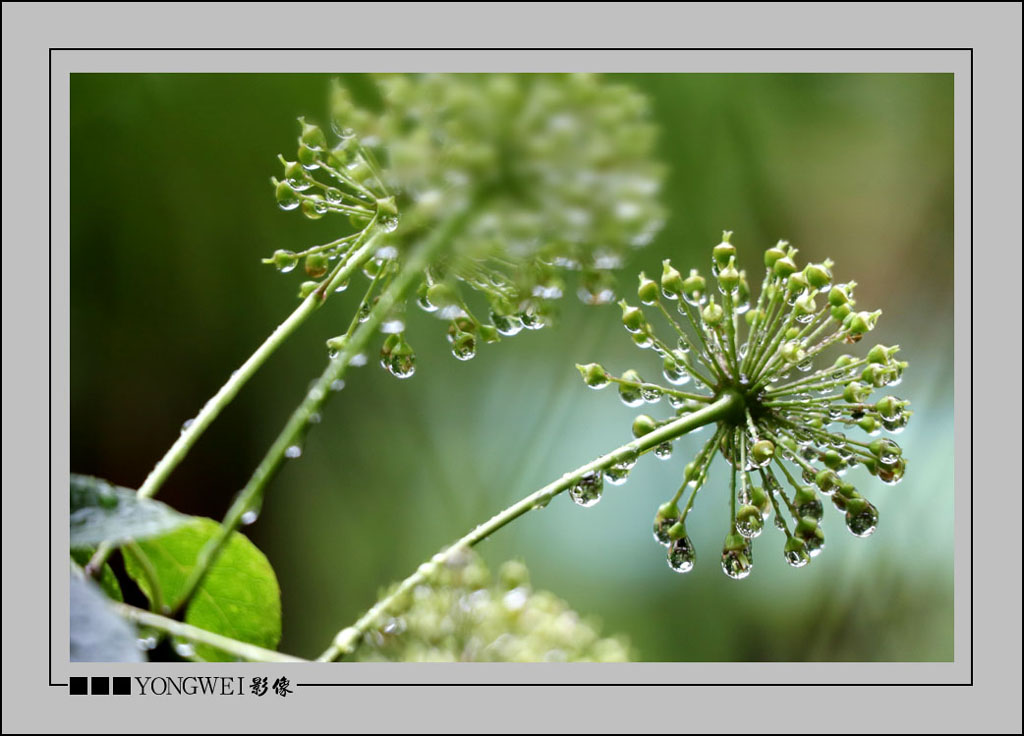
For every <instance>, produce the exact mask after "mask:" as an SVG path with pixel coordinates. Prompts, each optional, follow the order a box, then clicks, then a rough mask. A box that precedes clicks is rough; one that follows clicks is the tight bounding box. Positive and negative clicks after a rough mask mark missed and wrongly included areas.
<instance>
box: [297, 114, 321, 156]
mask: <svg viewBox="0 0 1024 736" xmlns="http://www.w3.org/2000/svg"><path fill="white" fill-rule="evenodd" d="M299 124H300V125H301V126H302V133H301V134H299V141H300V142H302V144H303V145H306V146H309V147H310V148H315V149H321V148H326V147H327V137H326V136H325V135H324V132H323V131H322V130H320V126H318V125H312V124H311V123H307V122H306V120H305V118H299Z"/></svg>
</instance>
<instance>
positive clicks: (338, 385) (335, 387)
mask: <svg viewBox="0 0 1024 736" xmlns="http://www.w3.org/2000/svg"><path fill="white" fill-rule="evenodd" d="M343 388H345V381H344V380H343V379H341V378H335V379H334V380H333V381H331V391H341V390H342V389H343Z"/></svg>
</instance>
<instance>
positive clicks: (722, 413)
mask: <svg viewBox="0 0 1024 736" xmlns="http://www.w3.org/2000/svg"><path fill="white" fill-rule="evenodd" d="M742 402H743V399H742V398H741V397H740V396H738V395H736V394H733V393H725V394H723V395H722V396H721V397H719V398H718V399H717V400H715V401H714V402H713V403H711V404H708V405H707V406H705V407H704V408H702V409H700V410H698V411H695V412H693V413H692V414H686V415H685V416H682V417H679V418H678V419H676V420H674V421H672V422H669V423H668V424H665V425H662V426H661V427H659V428H658V429H656V430H654V431H653V432H649V433H648V434H645V435H643V436H642V437H640V438H638V439H635V440H633V441H632V442H627V443H626V444H625V445H622V446H621V447H618V448H616V449H614V450H612V451H611V452H609V453H607V454H605V455H602V456H601V457H599V458H597V459H596V460H593V461H591V462H589V463H587V464H586V465H581V466H580V467H578V468H576V469H575V470H573V471H572V472H570V473H566V474H565V475H563V476H562V477H561V478H559V479H558V480H556V481H552V482H551V483H549V484H548V485H546V486H544V487H543V488H541V489H540V490H537V491H534V492H533V493H531V494H530V495H529V496H526V497H525V498H523V499H521V500H520V501H517V502H516V503H514V504H512V505H511V506H509V507H508V508H506V509H505V510H504V511H501V512H499V513H497V514H495V515H494V516H492V517H491V518H490V519H489V520H488V521H485V522H484V523H483V524H480V525H479V526H477V527H476V528H474V529H473V531H471V532H469V534H466V535H465V536H464V537H462V538H461V539H459V540H457V541H456V542H455V543H454V544H452V545H451V546H450V547H448V548H447V549H445V550H443V551H441V552H438V553H437V554H435V555H434V556H433V557H431V558H430V560H429V561H428V562H424V563H423V564H422V565H420V566H419V567H418V568H417V569H416V572H414V573H413V574H412V575H410V576H409V577H407V578H406V579H405V580H403V581H402V582H401V583H400V584H399V585H398V587H397V588H395V590H394V592H392V593H391V594H389V595H387V596H385V597H384V598H382V599H381V600H380V601H378V602H377V604H376V605H375V606H374V607H373V608H371V609H370V610H369V611H367V612H366V613H365V614H363V616H362V617H361V618H360V619H359V620H358V621H356V622H355V623H354V624H353V625H352V626H349V627H347V628H345V629H342V630H341V631H340V632H338V634H337V635H336V636H335V637H334V641H333V642H332V643H331V646H329V647H328V648H327V650H326V651H324V653H323V654H321V655H320V656H319V657H318V658H317V661H319V662H331V661H334V660H335V659H337V658H338V657H340V656H342V655H345V654H350V653H351V652H352V651H354V649H355V647H356V644H357V643H358V642H359V639H360V638H361V637H362V636H363V635H364V634H365V633H366V632H367V631H368V630H369V629H370V627H372V626H373V625H374V624H375V623H376V622H377V620H378V619H379V618H380V617H381V616H382V615H383V614H384V613H386V612H387V611H388V609H389V608H390V607H391V606H392V605H393V604H394V603H395V602H396V601H397V600H398V599H399V598H401V597H402V596H403V595H405V594H406V593H407V592H408V591H410V590H412V589H413V588H415V587H416V586H417V585H419V584H420V583H423V582H425V581H426V580H428V579H429V578H430V576H431V575H432V574H433V573H434V572H435V571H436V570H437V568H438V567H440V566H441V565H444V564H446V563H447V562H448V561H449V560H451V559H452V558H453V557H455V556H456V555H458V554H459V553H460V552H461V551H462V550H464V549H467V548H469V547H472V546H474V545H475V544H477V543H478V542H480V541H482V540H484V539H486V538H487V537H489V536H491V535H492V534H494V533H495V532H496V531H498V530H499V529H501V528H502V527H503V526H505V525H506V524H508V523H510V522H511V521H514V520H515V519H518V518H519V517H520V516H522V515H523V514H525V513H526V512H528V511H530V510H532V509H536V508H544V507H545V506H546V505H547V504H548V503H549V502H550V501H551V499H552V498H554V497H555V496H557V495H558V494H559V493H561V492H562V491H565V490H566V489H568V488H571V487H572V486H574V485H576V484H577V483H578V482H579V481H580V480H581V479H582V478H583V477H584V476H585V475H587V474H588V473H594V472H597V471H603V470H607V469H608V468H610V467H611V466H612V465H615V464H616V463H618V462H622V461H623V460H625V459H627V458H632V457H635V456H637V455H640V454H643V453H645V452H647V451H649V450H652V449H654V448H655V447H657V446H658V445H660V444H661V443H662V442H667V441H669V440H674V439H676V438H677V437H681V436H682V435H684V434H686V433H687V432H690V431H692V430H694V429H697V428H698V427H703V426H705V425H707V424H711V423H712V422H717V421H719V420H722V419H724V418H726V417H728V416H729V415H730V414H732V413H733V412H735V411H736V410H737V408H740V407H741V406H742Z"/></svg>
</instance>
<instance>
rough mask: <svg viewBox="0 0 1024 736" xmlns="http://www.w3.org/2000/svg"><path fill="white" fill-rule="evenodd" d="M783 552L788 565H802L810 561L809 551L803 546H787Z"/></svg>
mask: <svg viewBox="0 0 1024 736" xmlns="http://www.w3.org/2000/svg"><path fill="white" fill-rule="evenodd" d="M784 554H785V557H786V562H787V563H789V566H790V567H803V566H804V565H806V564H807V563H808V562H810V561H811V555H810V553H809V552H808V551H807V550H806V549H804V548H796V547H793V548H788V549H786V550H785V553H784Z"/></svg>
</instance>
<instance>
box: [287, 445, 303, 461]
mask: <svg viewBox="0 0 1024 736" xmlns="http://www.w3.org/2000/svg"><path fill="white" fill-rule="evenodd" d="M284 456H285V457H286V458H288V459H289V460H294V459H296V458H299V457H302V448H301V447H299V446H298V445H291V446H290V447H289V448H288V449H287V450H285V451H284Z"/></svg>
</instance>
